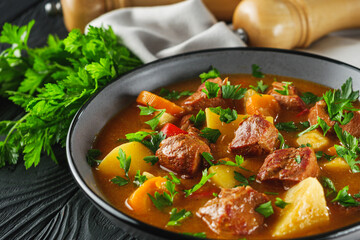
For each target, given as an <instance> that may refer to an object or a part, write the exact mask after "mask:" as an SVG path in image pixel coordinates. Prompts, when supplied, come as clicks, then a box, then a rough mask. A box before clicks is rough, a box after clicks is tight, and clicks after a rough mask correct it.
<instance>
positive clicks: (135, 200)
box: [127, 177, 167, 214]
mask: <svg viewBox="0 0 360 240" xmlns="http://www.w3.org/2000/svg"><path fill="white" fill-rule="evenodd" d="M166 181H167V180H166V179H165V178H163V177H154V178H151V179H149V180H147V181H146V182H144V184H143V185H141V186H140V187H139V188H138V189H136V190H135V191H134V192H133V193H132V194H131V196H130V197H129V198H128V199H127V203H128V204H129V205H130V207H131V208H132V209H133V210H134V212H136V213H137V214H147V213H148V212H149V211H151V207H152V202H151V199H150V197H149V196H148V193H149V194H151V195H154V194H155V192H156V191H157V192H159V193H163V192H164V191H165V190H166V187H165V183H166Z"/></svg>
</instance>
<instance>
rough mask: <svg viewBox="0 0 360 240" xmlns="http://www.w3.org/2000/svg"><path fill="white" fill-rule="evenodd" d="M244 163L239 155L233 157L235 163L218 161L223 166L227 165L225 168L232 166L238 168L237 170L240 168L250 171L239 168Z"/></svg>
mask: <svg viewBox="0 0 360 240" xmlns="http://www.w3.org/2000/svg"><path fill="white" fill-rule="evenodd" d="M243 163H244V157H243V156H241V155H236V156H235V162H233V161H224V160H223V161H220V164H223V165H227V166H233V167H238V168H241V169H243V170H245V171H250V170H248V169H246V168H244V167H242V166H241V164H243Z"/></svg>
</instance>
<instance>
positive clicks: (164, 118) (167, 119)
mask: <svg viewBox="0 0 360 240" xmlns="http://www.w3.org/2000/svg"><path fill="white" fill-rule="evenodd" d="M177 119H178V118H176V117H174V116H173V115H171V114H170V113H167V112H164V114H163V115H162V116H161V117H160V118H159V124H158V127H159V128H162V127H163V126H164V125H165V124H167V123H173V122H175V121H176V120H177Z"/></svg>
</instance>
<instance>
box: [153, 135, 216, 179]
mask: <svg viewBox="0 0 360 240" xmlns="http://www.w3.org/2000/svg"><path fill="white" fill-rule="evenodd" d="M203 152H209V153H210V148H209V146H208V145H207V144H206V143H205V142H203V141H201V140H200V139H199V138H198V137H196V136H194V135H191V134H179V135H176V136H172V137H169V138H167V139H165V140H163V141H162V142H161V143H160V148H159V149H158V150H157V151H156V156H157V157H158V158H159V163H160V165H161V166H163V167H165V168H167V169H169V170H171V171H173V172H176V173H178V174H181V175H185V176H187V177H191V176H193V175H194V174H195V173H196V172H197V171H198V170H199V168H200V166H201V158H202V156H201V154H202V153H203Z"/></svg>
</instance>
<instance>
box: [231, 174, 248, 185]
mask: <svg viewBox="0 0 360 240" xmlns="http://www.w3.org/2000/svg"><path fill="white" fill-rule="evenodd" d="M234 174H235V175H234V178H235V180H237V181H239V182H240V184H239V186H248V185H249V181H248V180H247V178H246V177H245V176H244V175H242V174H241V173H240V172H237V171H234Z"/></svg>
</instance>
